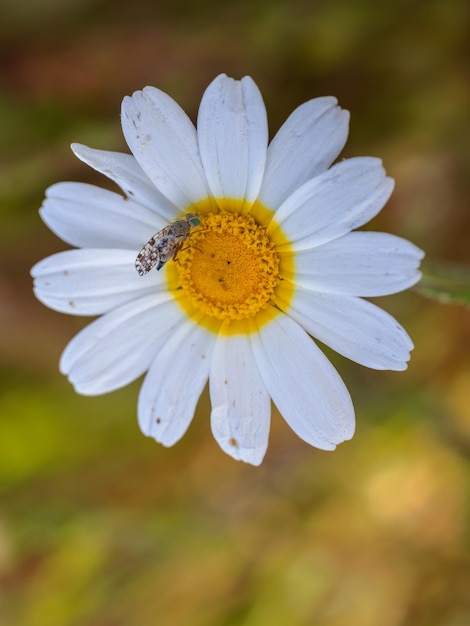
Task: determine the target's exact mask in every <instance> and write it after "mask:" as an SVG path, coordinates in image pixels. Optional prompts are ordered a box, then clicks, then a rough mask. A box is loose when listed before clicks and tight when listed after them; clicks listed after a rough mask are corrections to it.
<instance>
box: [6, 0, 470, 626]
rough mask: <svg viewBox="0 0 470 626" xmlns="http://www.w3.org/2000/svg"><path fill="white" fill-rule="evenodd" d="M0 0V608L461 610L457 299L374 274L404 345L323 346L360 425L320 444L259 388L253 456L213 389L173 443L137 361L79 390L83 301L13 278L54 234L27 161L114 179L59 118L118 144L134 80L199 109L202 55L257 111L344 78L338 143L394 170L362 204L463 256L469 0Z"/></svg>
mask: <svg viewBox="0 0 470 626" xmlns="http://www.w3.org/2000/svg"><path fill="white" fill-rule="evenodd" d="M0 15H1V20H0V72H1V76H0V79H1V82H0V211H1V229H0V239H1V268H0V349H1V362H0V368H1V377H0V389H1V391H0V497H1V504H0V624H1V626H11V625H14V626H153V625H164V626H166V625H168V626H264V625H266V624H270V625H272V626H278V625H279V626H284V625H287V626H304V625H308V626H309V625H313V626H323V625H325V626H326V625H328V626H343V625H345V626H346V625H347V626H375V625H380V626H408V625H410V626H411V625H414V626H428V625H429V626H431V625H432V626H433V625H436V626H437V625H439V626H464V625H468V624H470V591H469V590H470V552H469V549H468V547H469V545H468V544H469V529H470V524H469V507H468V492H469V471H468V470H469V465H468V454H469V450H470V371H469V360H468V352H469V335H470V327H469V316H468V310H466V309H464V308H463V307H459V306H455V305H452V306H445V305H443V304H438V303H436V302H434V301H431V300H427V299H425V298H423V297H422V296H420V295H418V294H417V293H416V291H410V292H407V293H404V294H400V295H396V296H392V297H389V298H383V299H380V304H381V306H383V307H384V308H386V309H387V310H388V311H390V312H391V313H392V314H394V315H395V316H396V317H397V318H398V319H399V320H400V321H401V322H402V323H403V324H404V325H405V326H406V328H407V329H408V331H409V333H410V334H411V336H412V338H413V340H414V342H415V346H416V349H415V351H414V353H413V357H412V361H411V364H410V367H409V369H408V371H407V372H405V373H390V372H374V371H370V370H367V369H364V368H362V367H360V366H357V365H355V364H351V363H349V362H348V361H347V360H346V359H342V358H340V357H337V356H335V355H331V356H332V359H333V361H334V363H335V365H336V366H337V368H338V369H339V371H340V373H341V375H342V376H343V378H344V380H345V382H346V384H347V385H348V387H349V388H350V390H351V393H352V396H353V399H354V402H355V406H356V412H357V422H358V426H357V434H356V436H355V438H354V439H353V440H352V441H351V442H348V443H345V444H343V445H342V446H340V447H339V448H338V450H337V451H335V452H333V453H327V452H322V451H319V450H315V449H313V448H310V447H309V446H307V445H306V444H304V443H303V442H301V441H299V440H298V439H297V438H296V436H295V435H294V434H293V433H292V432H291V431H290V430H289V428H288V427H287V426H286V425H285V424H284V422H283V420H282V419H281V418H280V416H279V415H278V414H277V413H276V412H274V414H273V426H272V431H271V439H270V447H269V450H268V453H267V456H266V460H265V462H264V463H263V465H262V466H261V467H260V468H252V467H250V466H245V465H243V464H241V463H237V462H235V461H234V460H232V459H230V458H228V457H226V456H225V455H224V454H223V453H222V452H221V451H220V450H219V448H218V446H217V444H216V443H215V441H214V440H213V438H212V436H211V433H210V427H209V419H208V418H209V401H208V396H207V393H206V394H205V395H204V396H203V398H202V400H201V402H200V405H199V409H198V412H197V415H196V418H195V420H194V422H193V424H192V426H191V428H190V430H189V432H188V434H187V435H186V437H185V438H184V440H183V441H181V442H180V443H179V444H177V445H176V446H175V447H174V448H172V449H165V448H163V447H161V446H159V445H158V444H156V443H155V442H153V441H151V440H149V439H146V438H145V437H144V436H143V435H142V434H141V433H140V431H139V429H138V426H137V420H136V399H137V393H138V389H139V384H140V382H139V381H138V382H137V383H135V384H134V385H132V386H130V387H129V388H126V389H124V390H121V391H118V392H115V393H113V394H110V395H107V396H103V397H98V398H84V397H80V396H78V395H76V394H75V393H74V391H73V390H72V387H71V386H70V385H69V383H68V382H67V380H65V379H64V378H63V377H62V376H61V375H60V374H59V372H58V369H57V364H58V359H59V356H60V353H61V351H62V349H63V348H64V346H65V344H66V342H67V341H68V340H69V339H70V338H71V337H72V336H73V335H74V334H75V333H76V332H77V330H78V329H79V328H81V327H82V326H83V325H84V324H85V323H86V321H87V320H84V319H79V318H72V317H67V316H65V315H60V314H58V313H55V312H53V311H50V310H48V309H46V308H45V307H43V306H42V305H41V304H39V303H38V302H37V301H36V300H35V299H34V297H33V295H32V292H31V281H30V278H29V268H30V267H31V265H33V264H34V263H35V262H36V261H38V260H40V259H41V258H43V257H45V256H48V255H49V254H52V253H53V252H56V251H59V250H62V249H64V248H66V245H65V244H63V243H62V242H61V241H60V240H58V239H57V238H56V237H55V236H54V235H53V234H52V233H50V232H49V231H48V230H47V229H46V227H45V226H44V225H43V224H42V222H41V221H40V219H39V217H38V213H37V209H38V208H39V206H40V204H41V201H42V198H43V195H44V190H45V189H46V187H47V186H49V185H50V184H52V183H54V182H56V181H60V180H79V181H85V182H93V183H96V184H99V185H103V186H108V185H109V183H108V182H107V181H106V180H105V179H104V178H103V177H100V176H98V175H97V174H95V173H94V172H93V171H92V170H90V169H88V168H86V167H85V166H84V165H83V164H81V163H80V162H79V161H78V160H77V159H75V158H74V157H73V155H72V153H71V152H70V150H69V147H68V146H69V144H70V143H71V142H72V141H77V142H81V143H85V144H89V145H91V146H93V147H97V148H103V149H114V150H126V147H125V144H124V141H123V138H122V136H121V131H120V121H119V109H120V102H121V99H122V97H123V96H124V95H126V94H130V93H132V91H134V90H135V89H140V88H142V87H143V86H144V85H146V84H150V85H156V86H158V87H160V88H161V89H163V90H165V91H167V92H168V93H170V95H172V96H173V97H174V98H175V99H176V100H177V101H178V102H179V103H181V104H182V106H183V107H184V108H185V109H186V110H187V112H188V113H189V114H190V115H191V117H192V118H193V119H195V115H196V113H197V107H198V104H199V100H200V97H201V95H202V92H203V90H204V88H205V87H206V86H207V85H208V83H209V82H210V81H211V80H212V79H213V78H214V77H215V75H217V74H218V73H220V72H226V73H228V74H229V75H232V76H234V77H237V78H240V77H241V76H243V75H245V74H250V75H251V76H252V77H253V78H254V79H255V80H256V82H257V83H258V85H259V86H260V88H261V91H262V93H263V96H264V98H265V102H266V105H267V109H268V114H269V120H270V128H271V133H273V132H275V131H276V130H277V128H278V127H279V126H280V124H281V123H282V122H283V120H284V119H285V118H286V117H287V115H288V114H289V113H290V112H291V111H292V110H293V109H294V108H295V107H296V106H297V105H299V104H300V103H301V102H303V101H305V100H307V99H310V98H312V97H315V96H319V95H330V94H331V95H335V96H337V97H338V99H339V101H340V104H341V105H342V106H343V107H345V108H347V109H349V110H350V111H351V114H352V124H351V133H350V141H349V143H348V144H347V147H346V149H345V151H344V152H343V156H356V155H374V156H380V157H382V158H383V160H384V163H385V166H386V168H387V170H388V172H389V173H390V174H391V175H392V176H393V177H394V178H395V179H396V182H397V187H396V192H395V193H394V195H393V197H392V200H391V201H390V202H389V204H388V205H387V207H386V208H385V210H384V211H383V213H382V214H381V215H380V216H379V217H378V218H376V219H375V220H374V221H373V222H372V223H371V225H370V228H372V229H375V230H381V229H383V230H387V231H389V232H392V233H395V234H398V235H401V236H405V237H408V238H410V239H411V240H412V241H414V242H415V243H416V244H417V245H419V246H420V247H421V248H423V249H424V250H425V251H426V252H427V255H428V257H429V258H435V259H443V260H446V261H450V262H462V263H465V262H466V263H469V262H470V258H469V253H468V250H469V245H468V242H469V232H470V210H469V209H470V204H469V197H470V175H469V174H470V65H469V59H470V3H469V2H468V0H446V1H445V2H443V1H438V0H427V1H422V2H418V1H415V2H413V1H412V0H394V1H390V2H382V3H381V2H373V1H371V0H318V1H313V2H308V1H307V0H279V1H277V2H276V1H274V0H233V1H231V2H225V3H224V2H215V1H213V0H201V1H199V2H195V1H194V0H173V1H171V0H166V1H164V2H158V0H153V1H151V0H133V1H132V2H125V1H124V0H113V1H112V2H111V1H106V0H41V2H37V1H35V0H15V1H14V2H11V0H0ZM149 332H150V330H149ZM184 383H185V381H184V380H182V381H181V385H184Z"/></svg>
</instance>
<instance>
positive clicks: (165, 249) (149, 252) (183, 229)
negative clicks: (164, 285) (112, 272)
mask: <svg viewBox="0 0 470 626" xmlns="http://www.w3.org/2000/svg"><path fill="white" fill-rule="evenodd" d="M189 230H190V228H189V224H188V223H187V222H186V221H184V220H178V221H177V222H174V223H173V224H170V225H169V226H165V228H163V229H162V230H161V231H159V232H158V233H156V234H155V235H154V236H153V237H152V238H151V239H149V241H148V242H147V243H146V244H145V246H144V247H143V248H142V250H141V251H140V252H139V254H138V255H137V258H136V260H135V268H136V270H137V272H138V273H139V276H144V274H147V273H148V272H150V270H152V269H153V268H154V267H156V268H157V270H160V269H161V268H162V267H163V266H164V265H165V263H166V262H167V261H169V260H170V259H171V257H172V256H174V254H175V253H176V252H177V251H178V248H179V247H180V246H181V244H182V243H183V242H184V241H185V239H186V238H187V236H188V234H189Z"/></svg>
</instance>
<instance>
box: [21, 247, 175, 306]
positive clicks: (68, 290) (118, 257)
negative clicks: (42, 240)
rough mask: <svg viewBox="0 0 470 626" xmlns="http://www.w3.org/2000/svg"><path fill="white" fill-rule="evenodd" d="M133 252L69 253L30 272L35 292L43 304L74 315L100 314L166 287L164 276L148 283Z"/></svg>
mask: <svg viewBox="0 0 470 626" xmlns="http://www.w3.org/2000/svg"><path fill="white" fill-rule="evenodd" d="M135 256H136V255H135V251H133V250H93V249H86V250H67V251H65V252H59V253H57V254H53V255H52V256H50V257H48V258H46V259H44V260H42V261H40V262H39V263H37V264H36V265H35V266H34V267H33V268H32V270H31V275H32V277H33V278H34V279H35V280H34V293H35V295H36V297H37V298H38V300H40V301H41V302H42V303H43V304H45V305H46V306H48V307H50V308H51V309H54V310H55V311H61V312H62V313H69V314H71V315H101V314H102V313H106V312H108V311H110V310H111V309H114V308H116V307H118V306H121V305H122V304H125V303H126V302H130V301H131V300H135V299H136V298H139V297H141V296H144V295H146V294H150V293H155V292H156V291H158V290H160V289H165V288H166V283H165V282H164V280H163V276H161V275H159V274H158V272H152V273H151V274H150V275H149V279H148V280H145V277H144V278H142V277H140V276H139V275H138V274H137V271H136V269H135V265H134V262H135Z"/></svg>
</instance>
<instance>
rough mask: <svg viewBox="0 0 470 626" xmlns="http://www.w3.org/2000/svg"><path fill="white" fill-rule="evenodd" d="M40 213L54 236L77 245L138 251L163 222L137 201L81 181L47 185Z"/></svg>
mask: <svg viewBox="0 0 470 626" xmlns="http://www.w3.org/2000/svg"><path fill="white" fill-rule="evenodd" d="M40 214H41V217H42V219H43V220H44V222H45V223H46V224H47V226H48V227H49V228H50V229H51V230H52V231H53V232H54V233H55V234H56V235H57V236H58V237H60V238H61V239H63V240H64V241H66V242H67V243H69V244H71V245H72V246H76V247H78V248H125V249H128V250H129V249H130V250H132V249H135V250H136V251H138V250H139V249H140V248H141V247H142V246H143V244H144V243H145V242H146V241H148V240H149V239H150V237H151V236H152V235H153V234H154V233H156V232H157V231H159V230H161V229H162V228H163V227H164V226H166V225H167V223H166V222H164V221H162V220H161V218H159V217H158V215H157V214H156V213H154V212H153V211H150V210H149V209H147V208H145V207H143V206H142V205H140V204H137V202H134V201H133V200H129V199H128V198H124V197H123V196H121V195H119V194H117V193H114V192H113V191H108V190H107V189H101V188H100V187H95V186H94V185H87V184H85V183H57V184H56V185H52V187H49V189H48V190H47V192H46V199H45V200H44V202H43V205H42V207H41V209H40Z"/></svg>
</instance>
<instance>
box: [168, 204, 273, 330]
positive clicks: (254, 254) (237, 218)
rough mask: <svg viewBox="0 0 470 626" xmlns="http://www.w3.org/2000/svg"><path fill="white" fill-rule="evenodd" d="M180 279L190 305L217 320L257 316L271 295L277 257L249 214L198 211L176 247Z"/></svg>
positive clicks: (268, 301) (271, 245)
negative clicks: (196, 224) (194, 222)
mask: <svg viewBox="0 0 470 626" xmlns="http://www.w3.org/2000/svg"><path fill="white" fill-rule="evenodd" d="M175 265H176V266H177V268H178V270H177V271H178V275H179V276H178V277H179V281H178V282H179V285H180V286H181V288H182V290H183V291H184V293H185V296H186V297H187V298H189V300H190V302H191V304H192V306H193V307H194V308H195V309H197V310H199V311H200V312H201V313H203V314H205V315H209V316H211V317H213V318H217V319H219V320H243V319H247V318H251V317H253V316H255V315H256V314H257V313H258V312H259V311H261V310H262V309H264V308H265V307H267V306H268V305H270V304H273V303H274V300H275V289H276V286H277V284H278V281H279V258H278V254H277V252H276V247H275V245H274V243H273V242H272V241H271V240H270V239H269V238H268V237H267V235H266V231H265V229H264V228H263V227H262V226H259V225H258V224H257V222H256V221H255V220H254V219H253V217H251V216H250V215H238V214H236V213H217V214H213V213H211V214H209V215H207V216H205V217H201V226H199V227H198V228H194V229H192V230H191V234H190V236H189V238H188V239H187V241H186V243H185V246H183V250H182V251H181V252H179V253H178V259H177V262H176V263H175Z"/></svg>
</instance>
